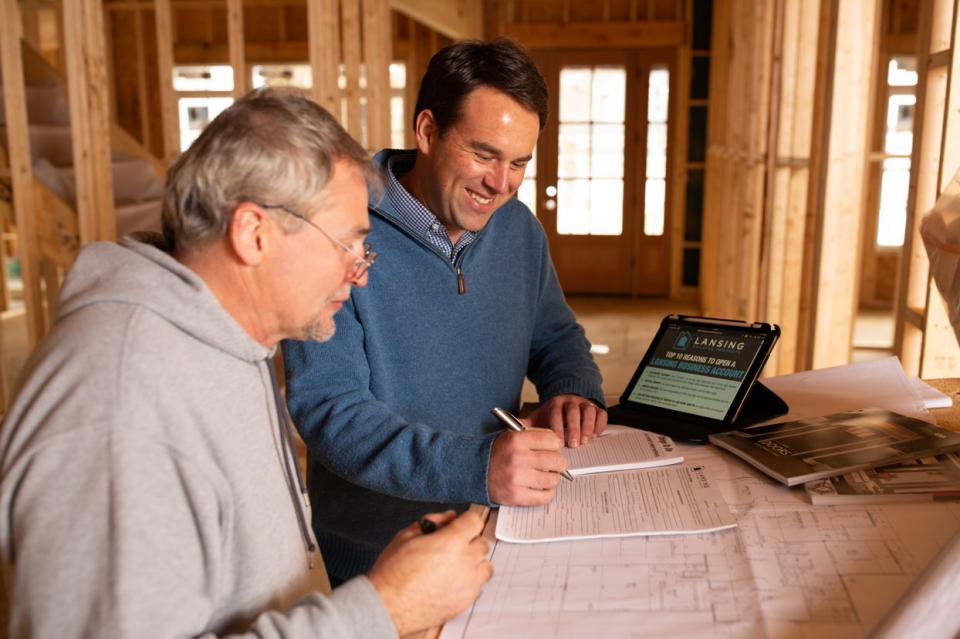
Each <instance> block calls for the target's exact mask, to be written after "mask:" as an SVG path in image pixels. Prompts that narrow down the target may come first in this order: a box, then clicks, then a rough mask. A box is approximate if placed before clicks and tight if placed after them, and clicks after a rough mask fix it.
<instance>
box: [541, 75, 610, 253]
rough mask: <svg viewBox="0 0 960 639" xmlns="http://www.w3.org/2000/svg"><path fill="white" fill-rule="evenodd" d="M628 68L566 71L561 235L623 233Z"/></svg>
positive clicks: (561, 143) (562, 81)
mask: <svg viewBox="0 0 960 639" xmlns="http://www.w3.org/2000/svg"><path fill="white" fill-rule="evenodd" d="M626 95H627V74H626V70H625V69H624V67H618V66H593V67H584V66H576V67H564V68H563V69H561V70H560V124H559V140H558V141H557V142H558V144H557V148H558V157H557V178H558V184H557V186H558V192H557V232H558V233H559V234H561V235H588V234H589V235H620V234H621V233H622V232H623V157H624V133H625V117H626Z"/></svg>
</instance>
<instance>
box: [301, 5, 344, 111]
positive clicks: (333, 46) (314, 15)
mask: <svg viewBox="0 0 960 639" xmlns="http://www.w3.org/2000/svg"><path fill="white" fill-rule="evenodd" d="M337 13H338V12H337V0H307V22H308V30H309V40H310V42H309V50H310V69H311V71H312V74H313V89H312V94H313V99H314V100H315V101H316V102H317V104H319V105H320V106H322V107H323V108H324V109H326V110H327V111H329V112H330V113H332V114H333V115H334V116H336V117H337V118H338V119H339V115H340V103H339V95H338V94H339V90H338V88H337V76H338V75H339V68H338V67H339V63H340V56H339V55H338V53H339V51H340V25H339V21H338V20H337Z"/></svg>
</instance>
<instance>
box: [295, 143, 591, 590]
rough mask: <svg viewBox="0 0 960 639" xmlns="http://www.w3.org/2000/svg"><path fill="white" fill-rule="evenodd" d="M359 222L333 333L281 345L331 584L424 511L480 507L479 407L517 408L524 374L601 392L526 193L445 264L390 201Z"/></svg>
mask: <svg viewBox="0 0 960 639" xmlns="http://www.w3.org/2000/svg"><path fill="white" fill-rule="evenodd" d="M388 153H390V152H382V153H380V154H378V156H377V157H376V158H375V161H377V163H378V164H380V165H381V166H383V165H385V163H386V158H387V156H388ZM370 218H371V220H370V222H371V227H372V230H371V234H370V243H371V244H372V245H373V246H374V247H376V250H377V252H378V253H379V257H378V259H377V264H376V267H375V268H374V270H373V271H372V272H371V274H370V280H369V283H368V284H367V286H366V287H365V288H362V289H355V290H354V291H353V295H352V297H351V299H350V301H349V302H348V303H347V304H345V305H344V307H343V309H342V310H341V312H340V313H339V314H337V316H336V325H337V332H336V335H335V336H334V337H333V339H331V340H330V341H328V342H325V343H322V344H321V343H314V342H295V341H287V342H285V343H284V345H283V353H284V362H285V367H286V373H287V397H288V403H289V405H290V410H291V413H292V414H293V417H294V420H295V421H296V423H297V425H298V428H299V429H300V432H301V434H302V435H303V439H304V441H305V442H306V444H307V448H308V450H309V455H308V463H307V475H308V482H309V489H310V498H311V501H312V503H313V526H314V530H315V531H316V533H317V538H318V540H319V542H320V547H321V550H322V552H323V557H324V560H325V561H326V563H327V570H328V571H329V572H330V574H332V575H334V576H337V577H340V578H342V579H346V578H349V577H351V576H353V575H356V574H359V573H361V572H365V571H366V570H368V569H369V568H370V567H371V566H372V565H373V562H374V560H375V559H376V557H377V555H378V554H379V553H380V551H381V550H382V549H383V548H384V546H386V544H387V542H388V541H389V540H390V538H391V537H392V536H393V535H394V534H395V533H396V532H397V530H398V529H400V528H402V527H404V526H407V525H409V524H410V523H411V522H413V521H415V520H417V519H418V518H419V517H420V516H421V515H423V514H424V513H426V512H429V511H435V510H443V509H445V508H451V507H452V508H455V509H457V510H463V509H464V508H465V507H466V506H467V505H468V504H469V503H481V504H489V503H490V499H489V495H488V494H487V470H488V468H489V463H490V450H491V446H492V445H493V440H494V439H495V438H496V437H497V435H499V434H500V433H501V432H502V427H501V426H499V425H498V423H497V421H496V419H495V418H494V417H493V416H492V415H490V409H491V408H493V407H494V406H502V407H505V408H509V409H513V410H515V409H517V408H518V406H519V403H520V391H521V387H522V384H523V380H524V377H525V376H529V377H530V379H531V380H532V381H533V382H534V384H536V387H537V391H538V393H539V395H540V399H541V400H542V401H545V400H547V399H550V398H551V397H554V396H555V395H562V394H568V393H569V394H576V395H580V396H583V397H586V398H589V399H591V400H593V401H595V402H597V403H599V404H601V405H602V402H603V393H602V390H601V379H600V372H599V370H598V369H597V366H596V364H595V363H594V361H593V359H592V357H591V356H590V344H589V342H588V341H587V339H586V337H585V336H584V332H583V329H582V328H581V327H580V325H579V324H577V321H576V318H575V317H574V315H573V312H572V311H571V310H570V308H569V307H568V306H567V304H566V301H565V300H564V297H563V293H562V291H561V290H560V285H559V283H558V281H557V276H556V272H555V271H554V268H553V263H552V262H551V260H550V254H549V251H548V249H547V240H546V237H545V235H544V233H543V229H542V228H541V226H540V224H539V222H538V221H537V220H536V218H535V217H534V216H533V215H532V214H531V213H530V211H529V209H527V208H526V207H525V206H524V205H523V204H522V203H521V202H519V201H518V200H516V199H513V200H510V201H509V202H508V203H507V204H505V205H504V206H503V207H501V208H500V209H499V210H498V211H497V212H496V213H495V214H494V215H493V217H492V218H491V220H490V222H489V223H488V224H487V226H486V228H484V229H483V231H481V232H480V233H479V236H478V237H477V239H476V240H475V241H474V242H473V244H471V245H470V246H469V247H467V248H466V249H465V250H464V251H463V252H462V253H461V254H460V255H459V256H458V258H457V262H456V263H453V264H452V263H451V262H450V260H449V258H448V257H447V256H445V255H443V253H442V252H441V251H440V250H438V249H437V248H435V247H433V246H432V245H430V244H429V243H428V242H427V241H426V240H424V239H422V238H420V237H418V236H417V235H416V234H415V233H413V231H412V230H411V229H409V228H408V227H407V226H406V225H405V224H404V223H403V222H402V221H400V220H399V219H398V217H397V215H396V212H395V211H394V210H393V208H392V206H391V204H390V202H389V199H388V198H383V201H382V202H381V203H380V204H379V205H377V206H376V207H374V208H372V209H371V211H370ZM458 271H459V274H460V275H461V276H462V282H458V279H459V278H458Z"/></svg>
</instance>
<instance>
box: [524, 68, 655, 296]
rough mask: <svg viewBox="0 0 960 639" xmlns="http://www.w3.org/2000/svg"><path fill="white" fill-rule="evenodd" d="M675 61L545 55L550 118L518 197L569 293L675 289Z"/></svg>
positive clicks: (641, 292) (651, 292)
mask: <svg viewBox="0 0 960 639" xmlns="http://www.w3.org/2000/svg"><path fill="white" fill-rule="evenodd" d="M672 56H673V54H672V53H671V52H660V51H647V50H643V51H637V50H631V51H627V50H624V51H541V52H538V56H537V62H538V64H539V66H540V69H541V71H542V72H543V74H544V76H545V77H546V79H547V85H548V87H549V89H550V119H549V121H548V123H547V126H546V127H545V128H544V130H543V132H542V134H541V136H540V140H539V142H538V145H537V152H536V167H535V171H534V172H532V173H533V175H530V174H528V179H527V180H525V182H526V184H525V185H524V188H523V189H521V199H525V200H527V199H528V198H529V200H531V201H530V202H528V203H530V204H534V205H535V207H536V209H535V210H536V213H537V216H538V217H539V218H540V220H541V222H542V223H543V225H544V228H545V229H546V232H547V237H548V238H549V241H550V250H551V253H552V255H553V261H554V264H555V265H556V268H557V273H558V275H559V277H560V283H561V285H562V286H563V289H564V291H566V292H568V293H602V294H613V295H665V294H667V292H668V290H669V275H670V269H669V264H670V254H669V246H670V242H669V224H668V222H669V209H670V206H669V200H670V198H669V197H668V194H669V192H670V191H669V186H670V181H669V179H668V177H667V176H668V175H669V164H670V162H669V157H670V154H669V153H668V152H667V140H668V128H669V126H668V122H669V118H668V114H669V113H670V108H669V106H670V95H671V93H672V92H671V91H670V87H671V80H672V77H671V76H672V74H671V69H672V66H673V57H672Z"/></svg>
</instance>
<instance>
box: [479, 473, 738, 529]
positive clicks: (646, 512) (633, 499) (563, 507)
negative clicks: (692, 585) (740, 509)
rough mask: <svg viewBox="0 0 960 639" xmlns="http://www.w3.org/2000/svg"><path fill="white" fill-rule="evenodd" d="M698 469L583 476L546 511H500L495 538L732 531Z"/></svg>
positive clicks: (715, 493) (714, 489)
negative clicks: (725, 529)
mask: <svg viewBox="0 0 960 639" xmlns="http://www.w3.org/2000/svg"><path fill="white" fill-rule="evenodd" d="M736 525H737V524H736V521H735V520H734V518H733V515H732V514H730V509H729V508H727V504H726V502H725V501H724V500H723V497H722V496H721V495H720V491H719V490H718V489H717V487H716V486H714V485H713V484H712V483H711V482H710V479H709V478H708V477H707V474H706V472H705V470H704V468H703V467H702V466H696V465H684V466H677V467H672V468H660V469H651V470H632V471H626V472H620V473H604V474H598V475H584V476H581V477H578V478H577V479H576V481H572V482H561V483H560V485H559V486H558V488H557V496H556V498H555V499H554V500H553V501H552V502H550V503H549V504H547V505H545V506H538V507H519V506H503V507H501V508H500V514H499V516H498V518H497V539H500V540H502V541H509V542H515V543H535V542H544V541H560V540H565V539H592V538H597V537H625V536H631V535H671V534H678V533H702V532H710V531H714V530H722V529H724V528H733V527H734V526H736Z"/></svg>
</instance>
